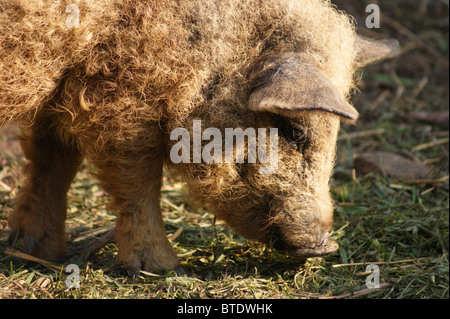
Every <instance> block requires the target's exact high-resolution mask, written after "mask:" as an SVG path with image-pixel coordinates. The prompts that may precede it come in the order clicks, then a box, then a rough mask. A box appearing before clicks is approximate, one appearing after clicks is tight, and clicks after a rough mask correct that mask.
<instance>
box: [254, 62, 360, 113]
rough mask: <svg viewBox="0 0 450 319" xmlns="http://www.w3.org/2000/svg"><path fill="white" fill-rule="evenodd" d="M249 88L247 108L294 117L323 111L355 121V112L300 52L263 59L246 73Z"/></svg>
mask: <svg viewBox="0 0 450 319" xmlns="http://www.w3.org/2000/svg"><path fill="white" fill-rule="evenodd" d="M249 79H250V83H251V88H252V89H253V91H252V93H251V94H250V98H249V101H248V104H249V107H250V109H252V110H254V111H266V112H273V113H277V114H281V115H284V116H287V117H297V116H300V115H301V114H303V113H304V112H305V111H325V112H330V113H333V114H336V115H338V116H340V117H342V118H343V119H345V120H347V121H348V120H350V121H356V120H357V119H358V111H357V110H356V109H355V108H354V107H353V106H352V105H351V104H350V103H349V102H348V101H347V100H346V98H345V97H344V96H342V94H339V92H338V91H337V90H336V88H335V87H334V86H333V85H332V83H331V82H330V80H329V79H328V78H327V77H326V76H325V74H324V73H323V72H322V71H320V70H319V69H317V68H315V67H314V66H312V65H311V64H310V63H308V62H307V61H305V59H304V58H302V57H301V56H300V55H289V56H285V57H282V58H279V57H278V58H274V59H266V60H263V61H261V62H260V63H258V64H257V65H256V66H255V68H253V69H252V71H251V73H250V75H249Z"/></svg>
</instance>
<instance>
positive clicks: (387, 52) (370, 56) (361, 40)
mask: <svg viewBox="0 0 450 319" xmlns="http://www.w3.org/2000/svg"><path fill="white" fill-rule="evenodd" d="M355 46H356V50H357V54H356V61H355V69H360V68H362V67H363V66H366V65H367V64H369V63H372V62H376V61H379V60H383V59H388V58H393V57H394V56H396V55H397V54H398V53H399V52H400V44H399V42H398V41H397V40H373V39H369V38H366V37H363V36H361V35H357V36H356V41H355Z"/></svg>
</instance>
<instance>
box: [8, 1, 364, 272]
mask: <svg viewBox="0 0 450 319" xmlns="http://www.w3.org/2000/svg"><path fill="white" fill-rule="evenodd" d="M72 3H74V4H76V5H78V7H79V12H80V26H79V27H78V28H68V27H67V26H66V23H65V22H66V17H67V15H68V13H66V7H67V6H68V5H69V4H72ZM355 42H356V35H355V32H354V26H353V24H352V22H351V19H350V18H349V17H348V16H347V15H345V14H343V13H340V12H338V11H337V10H336V9H335V8H334V7H333V6H332V5H331V4H330V2H329V1H327V0H220V1H219V0H208V1H207V0H141V1H131V0H96V1H87V0H79V1H77V0H56V1H44V0H27V1H25V0H23V1H22V0H0V126H4V125H7V124H9V123H13V122H20V123H21V125H22V126H23V133H22V139H23V148H24V151H25V153H26V154H27V157H28V158H29V159H30V164H29V165H28V167H27V170H26V174H27V176H28V180H27V182H26V185H25V186H24V187H23V189H22V190H21V193H20V194H19V198H18V201H17V204H16V208H15V210H14V213H13V215H12V216H11V218H10V221H9V225H10V227H11V228H12V229H13V233H14V232H15V233H19V234H20V235H21V236H23V237H24V238H25V244H26V246H28V248H29V250H30V251H32V252H33V253H34V254H36V255H40V256H44V257H48V256H55V255H58V256H60V255H62V254H63V251H64V244H63V242H64V218H65V192H66V191H67V189H68V187H69V185H70V182H71V179H72V178H73V176H74V174H75V172H76V169H77V167H78V165H79V163H80V162H81V159H82V157H83V156H85V157H87V158H88V159H89V160H90V161H91V162H92V163H93V164H94V165H95V166H97V167H98V168H99V172H98V178H99V179H100V181H101V182H102V184H103V186H104V187H105V189H106V190H107V191H108V192H110V193H111V194H112V195H113V197H114V200H115V203H116V205H117V207H118V208H119V210H120V214H119V217H118V221H117V230H116V232H117V237H118V240H119V257H120V259H121V260H122V261H123V262H124V264H125V265H126V266H127V267H128V269H129V270H130V272H131V273H135V271H136V270H139V269H141V268H143V269H146V270H157V269H162V268H172V269H173V268H174V267H176V266H177V264H178V259H177V258H176V256H175V255H174V253H173V251H172V250H171V248H170V245H169V243H168V241H167V239H166V238H165V233H164V225H163V222H162V219H161V215H160V210H159V196H160V195H159V190H160V186H161V176H162V175H161V174H162V173H161V171H162V167H163V163H164V164H165V165H166V166H167V168H168V169H169V171H171V172H172V173H173V174H174V175H175V176H178V177H180V178H181V179H182V180H184V181H185V182H186V184H187V186H188V188H189V189H190V193H191V195H192V196H193V197H194V198H195V199H196V200H198V201H199V202H201V203H203V204H205V205H207V206H208V207H210V209H211V211H212V212H213V213H215V214H216V215H217V216H218V217H219V218H222V219H224V220H226V221H227V222H228V223H229V224H230V225H231V226H233V227H234V228H235V229H236V230H237V231H238V232H239V233H241V234H243V235H245V236H247V237H248V238H251V239H256V240H261V241H264V242H268V241H270V240H271V239H272V238H276V237H280V238H281V240H280V242H282V243H283V244H282V245H281V244H280V247H281V248H283V247H284V248H289V249H292V248H293V247H297V248H298V247H303V248H304V249H306V250H308V249H309V250H310V251H312V250H314V249H315V248H317V247H319V246H320V245H323V244H324V236H325V235H324V234H325V233H328V231H329V230H330V228H331V222H332V207H331V199H330V195H329V190H328V179H329V177H330V174H331V171H332V167H333V160H334V152H335V144H336V136H337V132H338V129H339V122H340V118H339V117H338V116H336V115H334V114H328V113H325V112H321V111H313V112H305V113H301V114H299V115H298V116H296V117H295V119H288V118H286V117H283V116H281V115H277V114H274V113H271V112H267V111H266V112H255V111H252V110H249V108H248V100H249V96H250V94H251V93H252V91H253V90H254V89H255V88H254V85H255V84H254V83H253V82H252V81H251V80H250V79H251V78H252V75H251V74H250V73H251V70H252V68H253V67H254V66H255V64H257V63H258V61H261V60H264V59H265V58H266V57H268V56H278V55H279V56H283V55H285V54H289V53H295V54H297V55H298V56H301V57H302V59H303V60H304V61H306V62H307V63H308V64H309V65H310V66H312V68H314V69H316V70H319V71H320V72H321V74H323V75H324V76H325V78H326V79H327V81H329V82H330V83H331V86H332V87H334V90H335V91H336V92H337V94H338V95H339V96H340V99H345V100H346V99H347V97H348V94H349V91H350V89H351V88H352V87H353V78H352V76H353V75H352V74H353V72H354V70H355V61H356V55H357V53H358V49H357V48H356V47H355ZM361 63H362V62H361ZM310 85H311V86H314V83H311V84H310ZM305 99H307V97H305ZM195 119H201V120H202V123H203V124H204V126H205V127H216V128H219V129H224V128H226V127H242V128H247V127H254V128H270V127H278V128H280V129H282V128H283V127H290V126H291V124H292V123H291V122H295V123H293V124H292V125H295V126H297V127H300V128H301V131H302V132H303V134H304V135H305V136H307V140H308V141H309V142H308V145H307V147H306V146H305V147H303V146H301V145H300V146H298V145H297V146H295V147H293V146H292V145H291V144H292V141H290V140H289V138H288V137H286V136H289V134H291V132H286V134H285V135H286V136H281V137H280V150H281V151H280V155H279V167H278V171H277V173H275V174H273V175H270V176H266V175H260V174H258V173H257V171H258V165H257V164H248V165H247V164H246V165H244V164H239V165H238V164H211V165H206V164H199V165H197V164H196V165H194V164H183V165H174V164H173V163H172V162H171V161H170V159H169V158H168V150H169V148H170V147H171V146H172V145H173V144H174V142H173V141H170V140H169V134H170V132H171V131H172V130H173V129H175V128H179V127H185V128H191V127H192V121H193V120H195ZM58 158H61V159H62V162H58V161H57V159H58ZM36 181H40V183H37V182H36ZM55 181H57V182H55ZM51 201H53V202H55V203H58V204H57V205H56V204H53V205H50V204H48V203H50V202H51ZM47 202H48V203H47ZM56 220H57V222H56ZM52 234H53V235H52ZM55 234H56V235H55ZM58 243H61V244H58ZM330 249H331V248H330ZM299 255H307V253H306V252H305V250H304V251H303V253H299ZM316 255H317V254H316Z"/></svg>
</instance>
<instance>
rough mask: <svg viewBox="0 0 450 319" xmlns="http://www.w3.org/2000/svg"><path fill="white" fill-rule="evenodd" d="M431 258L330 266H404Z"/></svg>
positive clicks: (334, 266)
mask: <svg viewBox="0 0 450 319" xmlns="http://www.w3.org/2000/svg"><path fill="white" fill-rule="evenodd" d="M428 259H431V257H423V258H417V259H405V260H397V261H390V262H387V261H378V262H366V263H352V264H336V265H332V266H331V267H333V268H342V267H356V266H368V265H387V264H389V265H396V264H405V263H413V262H416V261H421V260H428Z"/></svg>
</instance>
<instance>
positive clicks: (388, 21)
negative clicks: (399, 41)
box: [383, 14, 448, 65]
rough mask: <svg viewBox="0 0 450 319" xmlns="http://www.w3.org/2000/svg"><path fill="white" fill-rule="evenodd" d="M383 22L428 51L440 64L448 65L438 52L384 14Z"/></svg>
mask: <svg viewBox="0 0 450 319" xmlns="http://www.w3.org/2000/svg"><path fill="white" fill-rule="evenodd" d="M383 21H384V22H385V23H386V24H388V25H389V26H391V27H392V28H394V29H396V30H397V31H398V32H399V33H401V34H403V35H404V36H406V37H407V38H408V39H409V40H410V41H412V42H414V43H415V44H417V46H418V47H420V48H422V49H424V50H426V51H428V53H430V54H431V55H432V56H434V57H436V58H438V59H439V60H441V62H443V63H445V65H448V61H447V60H445V59H444V58H443V57H442V55H441V54H440V53H439V52H438V51H436V50H434V49H433V48H432V47H430V46H429V45H426V44H425V43H424V42H423V41H422V40H421V39H420V38H419V37H418V36H417V35H415V34H414V33H413V32H411V31H410V30H409V29H407V28H406V27H404V26H403V25H402V24H401V23H400V22H398V21H396V20H394V19H391V18H390V17H388V16H387V15H386V14H384V15H383Z"/></svg>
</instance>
